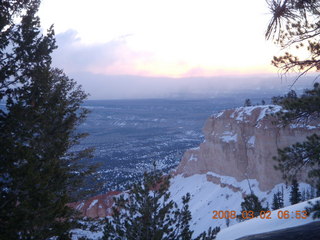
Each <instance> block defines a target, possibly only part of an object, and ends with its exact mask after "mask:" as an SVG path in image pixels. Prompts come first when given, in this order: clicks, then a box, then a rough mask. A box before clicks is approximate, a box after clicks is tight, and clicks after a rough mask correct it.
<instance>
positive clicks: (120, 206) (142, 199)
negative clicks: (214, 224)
mask: <svg viewBox="0 0 320 240" xmlns="http://www.w3.org/2000/svg"><path fill="white" fill-rule="evenodd" d="M168 187H169V177H168V176H166V177H163V176H162V174H161V172H159V171H155V170H154V171H153V172H152V173H150V174H148V173H145V174H144V177H143V182H142V183H137V184H134V185H133V187H132V189H131V190H130V191H129V192H128V193H127V194H126V196H120V197H119V198H118V199H115V207H113V209H112V211H113V215H112V217H111V218H106V225H105V228H104V236H103V240H121V239H123V240H124V239H127V240H135V239H141V240H163V239H167V240H170V239H177V240H179V239H181V240H188V239H192V233H193V231H191V230H190V228H189V221H190V220H191V213H190V211H189V206H188V202H189V200H190V194H186V195H185V196H183V198H182V205H181V208H179V207H178V205H177V204H176V203H175V202H174V201H172V200H170V192H169V191H168ZM218 231H219V229H216V228H215V229H214V230H212V229H210V231H208V232H206V233H202V234H201V235H200V236H199V237H198V238H196V239H199V240H204V239H215V235H216V234H217V233H218Z"/></svg>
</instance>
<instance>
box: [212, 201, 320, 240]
mask: <svg viewBox="0 0 320 240" xmlns="http://www.w3.org/2000/svg"><path fill="white" fill-rule="evenodd" d="M319 200H320V198H315V199H312V200H310V202H313V203H314V202H316V201H319ZM308 205H309V204H308V201H305V202H301V203H298V204H295V205H292V206H289V207H285V208H282V209H279V210H276V211H272V212H271V216H270V217H271V219H261V218H259V217H257V218H253V219H251V220H248V221H245V222H241V223H238V224H235V225H233V226H231V227H229V228H224V229H222V230H221V231H220V232H219V233H218V235H217V238H216V239H217V240H232V239H237V238H240V237H244V236H247V235H252V234H258V233H264V232H271V231H275V230H280V229H285V228H290V227H296V226H301V225H304V224H307V223H310V222H312V221H314V220H313V219H312V217H310V216H309V217H307V218H306V219H298V218H297V216H298V215H296V213H297V211H298V212H299V211H304V210H305V208H306V207H307V206H308ZM279 211H282V212H284V211H288V214H289V216H290V217H289V218H288V219H280V218H279V217H278V212H279ZM280 216H281V214H280ZM317 221H319V220H317Z"/></svg>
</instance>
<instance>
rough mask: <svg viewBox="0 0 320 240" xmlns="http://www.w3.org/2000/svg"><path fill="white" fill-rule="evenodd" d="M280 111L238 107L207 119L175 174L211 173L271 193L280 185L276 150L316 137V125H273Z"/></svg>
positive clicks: (319, 129) (318, 130) (319, 128)
mask: <svg viewBox="0 0 320 240" xmlns="http://www.w3.org/2000/svg"><path fill="white" fill-rule="evenodd" d="M280 110H281V107H280V106H276V105H264V106H253V107H240V108H237V109H232V110H225V111H222V112H220V113H218V114H215V115H213V116H211V117H210V118H209V119H208V120H207V122H206V123H205V126H204V128H203V133H204V136H205V141H204V142H203V143H201V145H200V147H198V148H194V149H190V150H188V151H187V152H186V153H185V154H184V156H183V158H182V160H181V162H180V164H179V166H178V168H177V170H176V172H175V174H177V175H178V174H182V175H183V176H184V177H188V176H192V175H194V174H205V173H207V172H214V173H217V174H219V175H222V176H232V177H234V178H236V179H237V181H242V180H244V179H256V180H257V181H258V182H259V188H260V189H261V190H262V191H266V190H270V189H272V188H273V187H274V186H275V185H276V184H278V183H281V182H283V180H282V177H281V173H280V172H279V171H276V170H274V165H275V163H276V162H275V161H274V160H273V159H272V157H273V156H276V155H277V149H278V148H283V147H286V146H289V145H292V144H294V143H297V142H302V141H304V140H305V138H306V137H307V136H309V135H311V134H313V133H318V134H319V133H320V124H319V122H312V123H310V124H309V125H306V124H300V123H299V122H297V123H296V124H290V125H288V126H285V127H284V126H280V125H279V124H275V123H274V121H275V117H274V116H272V114H273V113H276V112H278V111H280ZM300 177H301V178H302V180H304V179H305V177H306V176H305V174H302V176H300Z"/></svg>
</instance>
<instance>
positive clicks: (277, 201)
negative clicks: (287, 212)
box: [271, 191, 284, 210]
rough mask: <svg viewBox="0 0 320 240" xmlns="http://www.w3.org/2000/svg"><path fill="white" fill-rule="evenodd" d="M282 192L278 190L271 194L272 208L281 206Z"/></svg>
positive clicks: (282, 205)
mask: <svg viewBox="0 0 320 240" xmlns="http://www.w3.org/2000/svg"><path fill="white" fill-rule="evenodd" d="M283 207H284V204H283V193H281V192H280V191H278V192H277V193H275V194H273V200H272V206H271V209H272V210H277V209H279V208H283Z"/></svg>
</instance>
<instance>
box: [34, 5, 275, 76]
mask: <svg viewBox="0 0 320 240" xmlns="http://www.w3.org/2000/svg"><path fill="white" fill-rule="evenodd" d="M39 15H40V18H41V22H42V26H43V28H44V29H46V28H48V27H49V26H50V25H51V24H54V26H55V31H56V35H57V43H58V45H59V49H58V50H57V54H56V55H58V54H59V55H61V59H60V58H59V56H58V57H57V59H58V60H57V62H58V64H60V62H61V66H63V68H64V69H65V70H66V71H67V72H77V71H85V72H91V73H94V74H104V75H137V76H165V77H195V76H197V77H200V76H203V77H208V76H220V75H222V76H224V75H245V74H264V73H275V72H276V71H277V69H275V68H274V67H273V66H271V63H270V62H271V59H272V57H273V56H274V55H277V53H278V51H279V49H278V48H277V47H276V46H274V44H273V43H272V42H267V41H266V40H265V38H264V32H265V29H266V27H267V23H268V21H269V18H270V15H268V8H267V4H266V3H265V1H256V0H246V1H237V0H231V1H227V2H222V1H213V0H203V1H194V0H189V1H186V0H185V1H182V0H175V1H172V0H171V1H169V0H163V1H155V0H137V1H129V0H117V1H114V0H108V1H105V0H93V1H90V3H89V2H88V1H80V0H68V1H62V0H56V1H51V0H44V1H43V3H42V5H41V8H40V14H39ZM81 51H82V53H80V52H81ZM64 54H65V55H66V54H73V55H74V56H75V58H76V57H77V55H78V59H75V60H74V61H71V60H69V61H66V60H65V61H64V58H65V57H63V55H64ZM81 57H82V58H84V59H82V60H81V59H80V58H81ZM78 63H79V64H78ZM77 64H78V65H77Z"/></svg>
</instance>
